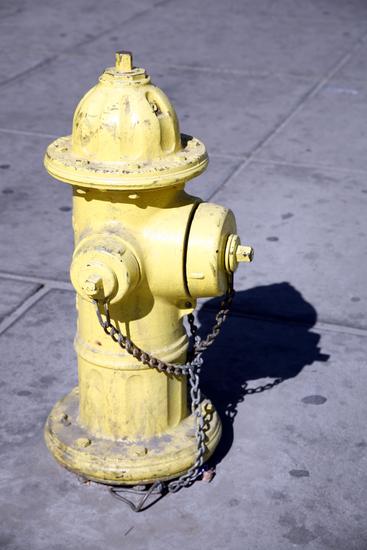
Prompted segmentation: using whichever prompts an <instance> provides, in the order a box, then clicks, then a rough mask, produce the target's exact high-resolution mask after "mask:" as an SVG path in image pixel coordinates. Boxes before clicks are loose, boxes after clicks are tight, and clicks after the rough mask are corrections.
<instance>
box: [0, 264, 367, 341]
mask: <svg viewBox="0 0 367 550" xmlns="http://www.w3.org/2000/svg"><path fill="white" fill-rule="evenodd" d="M0 277H1V278H3V279H8V280H14V281H22V282H25V283H36V284H39V285H40V289H39V290H38V291H36V292H35V293H34V294H32V296H30V297H29V298H28V299H27V300H25V301H24V302H23V303H22V304H21V305H20V306H18V308H17V309H16V310H14V311H13V313H12V314H11V315H9V316H8V317H7V321H8V320H10V321H9V323H5V320H4V321H3V322H2V323H0V334H1V333H2V332H4V331H5V330H6V329H7V328H8V327H9V326H11V325H12V324H13V323H14V322H15V321H16V320H17V319H18V318H19V316H20V315H21V314H22V313H24V312H25V311H27V310H28V309H29V308H30V307H32V306H33V304H34V303H36V302H37V301H38V300H40V299H41V298H43V297H44V296H45V295H46V294H47V293H48V292H51V291H52V290H66V291H68V292H74V288H73V286H72V284H71V283H68V282H66V281H56V280H54V279H45V278H42V277H32V276H26V275H16V274H11V273H5V272H3V271H0ZM201 307H202V308H203V309H204V311H207V312H212V311H214V310H212V308H211V307H205V302H204V303H203V304H202V306H201ZM18 312H19V314H18ZM231 316H232V317H241V318H246V319H249V320H253V321H259V322H264V323H277V324H283V325H292V326H294V327H297V326H298V327H300V328H305V327H308V328H309V329H310V330H312V329H314V330H320V331H329V332H341V333H344V334H352V335H356V336H367V329H364V328H360V327H354V326H351V325H344V324H342V323H337V322H333V323H330V322H324V321H322V320H321V321H317V322H316V323H315V324H314V325H313V326H312V327H310V326H309V324H308V323H307V322H303V321H298V320H297V319H292V318H290V317H289V318H286V317H272V316H267V315H249V314H248V313H246V312H241V311H232V312H231Z"/></svg>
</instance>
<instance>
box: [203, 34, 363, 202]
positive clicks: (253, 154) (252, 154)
mask: <svg viewBox="0 0 367 550" xmlns="http://www.w3.org/2000/svg"><path fill="white" fill-rule="evenodd" d="M366 39H367V33H364V34H363V35H362V36H360V37H359V38H358V39H357V40H356V41H355V42H354V44H353V45H352V46H351V47H350V48H349V50H348V51H347V52H346V53H344V54H343V55H342V56H341V57H340V58H339V59H338V61H337V62H336V63H334V65H333V66H332V67H331V68H330V69H329V70H328V71H327V72H326V73H325V75H324V76H323V77H322V78H320V79H319V80H318V81H317V82H315V84H314V85H313V86H311V87H310V88H309V89H308V91H306V92H305V93H304V94H303V96H302V97H301V98H300V99H299V101H297V102H296V104H295V105H294V106H293V107H292V108H291V109H290V111H289V112H288V113H287V114H286V115H285V116H284V117H283V118H282V120H280V122H279V123H278V124H276V125H275V126H274V127H273V129H272V130H270V131H269V132H268V133H267V134H266V135H265V136H264V137H263V138H261V139H260V140H259V141H258V142H257V144H255V145H254V147H253V148H252V149H251V150H250V151H249V153H248V154H247V157H246V159H245V160H244V161H243V162H242V163H241V164H240V165H239V166H238V167H237V169H236V170H234V171H233V173H232V174H231V175H230V176H229V177H228V178H226V179H225V180H224V182H223V183H222V185H221V186H220V187H218V188H217V189H216V191H215V192H213V193H212V195H211V196H210V197H209V199H208V200H211V199H212V198H213V197H214V196H215V195H216V193H218V192H219V191H222V189H223V187H225V186H226V185H227V184H228V183H229V182H230V181H231V179H232V177H234V176H236V175H237V174H239V173H240V172H242V170H244V169H245V168H246V167H247V166H248V165H249V164H250V162H251V161H252V160H254V161H256V160H257V155H258V154H259V153H260V151H261V150H262V149H263V148H264V147H265V145H268V143H270V142H271V141H272V140H273V139H274V138H275V136H277V135H278V133H279V132H280V131H281V130H283V128H285V127H286V126H287V125H288V124H289V122H290V121H291V120H292V119H293V118H294V117H295V116H296V115H297V114H298V112H299V111H300V110H301V109H302V108H303V107H304V105H305V104H306V103H307V102H308V101H310V100H311V99H312V98H313V97H315V95H316V94H317V93H318V92H319V91H320V90H321V89H322V88H323V87H324V86H325V84H327V82H329V80H331V79H332V78H333V77H334V76H335V74H336V73H337V72H338V71H340V69H341V68H342V67H343V66H344V65H345V64H346V63H347V62H348V61H349V60H350V59H351V57H352V55H353V54H354V53H355V52H356V51H358V49H359V48H361V47H362V46H363V44H364V41H365V40H366Z"/></svg>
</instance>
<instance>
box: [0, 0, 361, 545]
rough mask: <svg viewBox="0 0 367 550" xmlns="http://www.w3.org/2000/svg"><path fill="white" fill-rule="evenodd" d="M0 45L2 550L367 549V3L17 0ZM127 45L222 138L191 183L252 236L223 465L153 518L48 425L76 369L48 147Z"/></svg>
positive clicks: (198, 130)
mask: <svg viewBox="0 0 367 550" xmlns="http://www.w3.org/2000/svg"><path fill="white" fill-rule="evenodd" d="M0 44H1V46H2V48H1V50H2V52H3V53H2V56H1V60H0V67H1V69H2V70H1V74H0V92H1V112H0V142H1V148H0V192H1V202H0V208H1V216H0V230H1V233H0V235H1V238H0V258H1V262H0V291H1V293H2V296H3V298H2V300H1V304H0V346H1V382H0V385H1V392H2V394H1V403H2V423H1V434H0V438H1V439H0V440H1V451H2V459H1V474H0V475H1V491H0V503H1V531H0V548H1V550H3V549H4V550H66V549H69V548H70V549H73V550H74V549H75V550H79V548H84V547H87V548H88V549H89V550H102V549H104V548H108V549H111V550H115V549H116V550H117V549H120V548H126V549H129V550H130V549H131V550H140V549H142V550H143V549H144V550H146V549H147V550H150V549H157V548H162V547H166V548H169V549H170V550H176V549H182V548H183V547H184V548H188V549H193V550H196V549H203V550H217V549H218V550H219V549H223V548H225V549H228V550H244V549H249V550H268V549H276V550H278V549H279V550H290V549H293V548H297V547H300V548H303V547H304V548H307V549H310V550H326V549H327V550H328V549H330V550H346V549H348V550H366V549H367V519H366V514H365V509H366V502H367V469H366V466H367V461H366V456H367V434H366V417H367V401H366V398H365V393H366V391H365V388H366V386H367V369H366V351H367V315H366V303H367V285H366V279H367V261H366V252H367V247H366V235H367V221H366V220H367V182H366V180H367V156H366V154H365V150H366V144H367V131H366V128H367V91H366V90H367V87H366V86H367V76H366V74H367V62H366V59H367V4H366V3H365V2H364V1H363V0H349V1H342V0H315V1H301V0H297V1H294V0H283V1H281V0H278V1H276V0H258V1H256V2H255V1H251V0H229V1H228V2H220V1H219V0H212V1H209V0H200V1H197V0H196V1H194V0H186V1H185V2H179V1H178V0H161V1H159V0H157V1H156V2H155V1H154V0H139V1H134V0H120V1H118V0H106V1H105V2H97V0H91V1H90V2H87V0H74V1H72V0H65V1H64V2H62V4H60V3H58V4H57V3H54V2H50V1H48V2H46V0H35V1H34V2H31V1H30V0H3V1H2V2H1V3H0ZM116 49H128V50H132V51H133V53H134V59H135V64H136V65H140V66H144V67H145V68H146V69H147V71H148V72H149V74H151V76H152V80H153V82H155V83H156V84H157V85H158V86H159V87H161V88H162V89H163V90H164V91H165V92H166V93H167V95H168V96H169V97H170V99H171V100H172V102H173V104H174V106H175V108H176V110H177V113H178V116H179V120H180V123H181V130H182V131H183V132H187V133H190V134H193V135H196V136H198V137H199V138H200V139H202V140H203V141H204V142H205V144H206V145H207V148H208V151H209V155H210V160H211V162H210V166H209V169H208V171H207V173H206V174H204V175H203V176H201V177H200V178H198V179H197V180H195V181H193V182H191V183H190V184H189V185H188V188H189V191H190V192H192V193H194V194H197V195H199V196H202V197H204V198H206V199H210V200H213V201H215V202H218V203H220V204H223V205H225V206H228V207H230V208H232V209H233V211H234V212H235V214H236V217H237V220H238V226H239V234H240V235H241V236H242V238H243V241H246V242H248V243H249V244H252V245H253V246H254V248H255V251H256V256H255V261H254V263H253V264H252V265H250V266H245V267H246V268H242V269H240V270H239V272H238V276H237V277H236V279H235V286H236V288H237V289H238V294H237V298H236V301H235V304H234V310H233V314H232V316H231V318H230V320H229V321H228V323H227V325H226V327H225V329H224V331H223V334H222V335H221V336H220V338H219V340H218V344H217V345H216V348H215V349H211V350H210V352H209V353H208V355H207V362H206V367H205V370H204V372H203V389H204V391H205V392H206V394H207V395H208V396H210V397H211V398H212V399H213V400H214V403H215V405H216V407H217V408H218V410H219V411H220V413H221V416H222V418H223V422H224V427H225V436H224V438H223V441H222V444H221V446H220V448H219V449H218V452H217V455H216V458H215V461H216V463H217V475H216V477H215V479H214V481H213V482H212V483H211V484H205V483H203V482H197V483H196V484H195V485H194V486H193V487H191V488H190V489H186V490H183V491H181V492H180V493H178V494H177V495H173V496H169V497H166V498H164V499H162V500H161V501H159V503H157V504H156V506H155V507H153V508H151V509H150V510H149V511H147V512H145V513H143V514H134V513H132V512H130V510H129V509H128V508H126V507H124V506H123V505H122V504H121V505H120V504H119V503H118V502H117V501H116V500H114V499H112V498H111V497H110V496H109V494H108V492H107V491H106V489H105V488H104V487H103V486H98V485H96V484H91V485H83V484H81V483H80V482H79V481H78V480H77V479H76V477H74V476H73V475H71V474H69V473H67V472H66V471H64V470H62V469H61V468H60V467H59V466H58V465H57V464H56V463H55V462H54V461H53V459H52V458H51V457H50V455H49V454H48V452H47V450H46V448H45V445H44V442H43V434H42V430H43V425H44V422H45V419H46V417H47V415H48V413H49V411H50V409H51V407H52V406H53V404H54V403H55V401H56V400H58V399H59V398H60V397H61V396H62V395H63V394H65V393H67V392H68V391H69V390H70V389H71V388H72V387H73V386H74V385H75V384H76V382H77V379H76V359H75V355H74V351H73V347H72V341H73V336H74V332H75V311H74V294H73V291H72V288H71V285H70V283H69V278H68V269H69V265H70V257H71V254H72V250H73V244H72V227H71V190H70V188H69V186H67V185H63V184H61V183H59V182H56V181H54V180H52V179H51V178H50V177H49V176H48V175H47V174H46V172H45V170H44V168H43V166H42V161H43V154H44V151H45V148H46V146H47V145H48V143H49V142H50V141H51V140H52V139H53V138H54V137H58V136H61V135H66V134H68V133H70V130H71V121H72V115H73V112H74V109H75V106H76V104H77V102H78V101H79V99H80V97H81V96H82V95H83V94H84V93H85V92H86V91H87V90H88V88H90V87H91V86H92V85H93V84H94V83H95V82H96V80H97V78H98V76H99V75H100V73H101V72H102V71H103V70H104V68H105V67H107V66H109V65H111V64H113V62H114V52H115V50H116ZM216 305H217V304H216V301H215V300H210V301H208V302H207V303H206V304H205V305H204V306H203V307H202V308H201V310H200V311H199V312H198V317H199V321H200V323H201V325H202V328H203V330H205V328H206V327H208V326H209V323H210V320H211V318H212V316H213V313H214V311H215V308H216ZM278 379H280V380H281V383H279V384H276V385H275V386H274V387H273V388H272V389H269V390H265V391H260V390H261V389H262V386H264V385H265V384H267V383H269V382H272V381H274V380H278ZM251 388H259V391H258V392H256V393H252V392H249V389H250V390H251Z"/></svg>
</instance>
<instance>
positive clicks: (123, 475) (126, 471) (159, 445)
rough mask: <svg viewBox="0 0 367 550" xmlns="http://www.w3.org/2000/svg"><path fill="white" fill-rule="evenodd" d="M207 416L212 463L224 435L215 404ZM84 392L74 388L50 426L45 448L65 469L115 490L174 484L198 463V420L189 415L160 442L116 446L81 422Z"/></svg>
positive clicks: (207, 409)
mask: <svg viewBox="0 0 367 550" xmlns="http://www.w3.org/2000/svg"><path fill="white" fill-rule="evenodd" d="M202 411H203V414H204V417H205V420H206V422H207V425H208V429H207V431H206V442H205V445H206V455H205V460H207V459H208V458H209V457H210V456H211V455H212V454H213V452H214V450H215V448H216V446H217V444H218V442H219V439H220V436H221V431H222V427H221V422H220V419H219V416H218V414H217V412H216V411H215V410H214V407H213V405H212V403H211V402H210V401H208V400H207V399H205V400H204V401H203V403H202ZM78 415H79V391H78V388H74V390H72V391H71V392H70V393H69V394H68V395H67V396H66V397H64V398H63V399H61V400H60V401H58V403H56V405H55V406H54V408H53V409H52V411H51V413H50V415H49V417H48V419H47V423H46V426H45V439H46V444H47V446H48V448H49V450H50V452H51V453H52V454H53V456H54V457H55V459H56V460H57V461H58V462H59V463H60V464H61V465H62V466H64V467H65V468H67V469H68V470H71V471H73V472H75V473H77V474H80V475H82V476H83V477H85V478H88V479H91V480H93V481H96V482H99V483H105V484H111V485H136V484H139V483H151V482H154V481H156V480H162V481H163V480H168V479H173V478H176V477H178V476H180V475H181V474H183V473H184V472H186V471H187V470H188V469H189V468H190V467H191V466H192V465H193V463H194V462H195V458H196V452H197V449H196V439H195V418H194V417H193V416H188V417H187V418H185V419H184V420H183V421H181V422H180V424H178V425H177V426H176V427H174V428H172V429H170V430H169V431H167V432H166V433H164V434H162V435H161V436H160V437H152V438H150V439H139V440H136V441H132V440H128V439H126V440H125V439H120V440H117V441H113V440H109V439H104V438H102V437H96V436H95V435H92V434H90V433H89V432H88V431H87V430H86V429H84V428H83V427H82V426H81V425H80V424H79V423H78Z"/></svg>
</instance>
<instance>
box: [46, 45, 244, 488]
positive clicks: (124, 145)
mask: <svg viewBox="0 0 367 550" xmlns="http://www.w3.org/2000/svg"><path fill="white" fill-rule="evenodd" d="M206 165H207V154H206V151H205V147H204V145H203V144H202V143H201V142H200V141H199V140H197V139H195V138H191V137H188V136H182V135H180V132H179V125H178V121H177V117H176V114H175V111H174V109H173V107H172V105H171V103H170V102H169V100H168V98H167V97H166V96H165V95H164V93H163V92H162V91H161V90H159V88H157V87H155V86H153V85H152V84H151V82H150V78H149V76H148V75H147V74H146V72H145V71H144V70H143V69H139V68H134V67H133V65H132V58H131V55H130V54H128V53H125V52H120V53H118V54H117V56H116V66H115V67H114V68H111V69H107V70H106V71H105V73H104V74H103V75H102V77H101V78H100V82H99V83H98V84H97V86H95V87H94V88H92V90H90V91H89V92H88V93H87V94H86V95H85V96H84V98H83V99H82V100H81V102H80V103H79V105H78V107H77V109H76V112H75V115H74V121H73V131H72V135H71V136H68V137H64V138H60V139H58V140H56V141H55V142H54V143H52V144H51V145H50V146H49V147H48V150H47V153H46V156H45V166H46V168H47V170H48V171H49V172H50V174H52V175H53V176H55V177H56V178H58V179H60V180H61V181H65V182H67V183H70V184H72V185H73V227H74V233H75V251H74V255H73V260H72V265H71V280H72V283H73V285H74V287H75V289H76V292H77V309H78V327H77V334H76V338H75V349H76V352H77V356H78V375H79V384H78V387H77V388H75V389H74V390H73V391H72V392H71V393H70V394H69V395H67V396H66V397H65V398H63V399H62V400H61V401H59V402H58V403H57V404H56V405H55V407H54V408H53V410H52V411H51V413H50V415H49V418H48V420H47V423H46V427H45V437H46V442H47V445H48V447H49V449H50V451H51V452H52V454H53V455H54V456H55V458H56V459H57V460H58V461H59V462H60V463H61V464H63V465H64V466H65V467H67V468H69V469H71V470H73V471H75V472H78V473H80V474H83V475H85V476H86V477H88V478H91V479H94V480H96V481H101V482H104V483H113V484H135V483H141V482H149V481H152V480H155V479H170V478H173V477H176V476H178V475H180V474H181V473H183V472H184V471H185V469H187V468H189V467H190V466H191V465H192V464H193V462H194V460H195V452H196V443H195V435H194V434H195V420H194V418H193V417H192V416H191V415H190V413H189V409H188V404H187V381H186V377H185V376H174V375H167V374H165V373H162V372H158V371H157V370H155V369H152V368H150V367H147V366H144V365H142V364H141V363H139V362H138V361H137V360H136V359H134V358H133V357H132V356H131V355H129V354H128V353H127V352H125V351H124V350H122V349H121V348H120V347H119V346H117V344H116V343H115V342H113V341H112V340H111V338H110V337H109V336H108V335H106V334H105V333H104V332H103V330H102V328H101V326H100V325H99V323H98V320H97V316H96V313H95V306H94V304H93V302H92V299H98V300H108V301H109V303H110V310H111V317H112V319H113V321H114V322H115V324H116V325H117V326H118V327H119V328H120V330H121V331H122V332H123V334H125V335H126V336H128V337H129V338H130V339H132V340H133V341H134V342H135V344H136V345H138V346H139V347H140V348H142V349H143V350H146V351H148V352H149V353H151V354H153V355H154V356H156V357H159V358H160V359H162V360H164V361H169V362H172V363H178V364H182V363H185V362H186V354H187V348H188V338H187V335H186V331H185V328H184V325H183V317H184V316H185V315H186V314H187V313H189V312H192V311H193V310H194V308H195V305H196V299H197V298H199V297H203V296H217V295H220V294H223V293H224V292H225V291H226V285H227V280H228V273H230V272H233V271H234V270H235V269H236V268H237V264H238V262H240V261H250V260H251V259H252V250H251V248H250V247H243V246H241V245H240V241H239V238H238V236H237V235H236V224H235V219H234V216H233V214H232V212H231V211H229V210H228V209H226V208H223V207H221V206H218V205H215V204H210V203H203V202H201V201H200V199H198V198H197V197H193V196H191V195H188V194H187V193H186V192H185V191H184V184H185V182H186V181H187V180H188V179H190V178H192V177H194V176H195V175H197V174H199V173H200V172H202V171H203V170H204V169H205V167H206ZM203 407H204V408H205V410H206V412H208V411H209V413H210V418H211V420H210V427H209V430H208V432H207V441H206V446H207V457H208V456H210V454H211V453H212V452H213V451H214V449H215V447H216V445H217V443H218V441H219V438H220V433H221V425H220V420H219V417H218V415H217V413H216V411H215V410H214V407H213V405H212V404H211V403H210V402H209V401H208V400H206V401H205V402H204V403H203Z"/></svg>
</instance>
